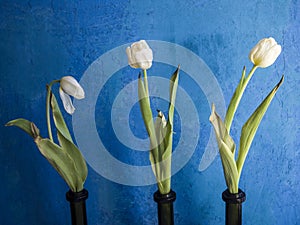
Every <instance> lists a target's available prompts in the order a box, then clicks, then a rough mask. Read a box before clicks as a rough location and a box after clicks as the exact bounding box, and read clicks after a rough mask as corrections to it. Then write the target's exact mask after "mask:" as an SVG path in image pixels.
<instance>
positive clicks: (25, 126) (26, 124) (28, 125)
mask: <svg viewBox="0 0 300 225" xmlns="http://www.w3.org/2000/svg"><path fill="white" fill-rule="evenodd" d="M5 126H16V127H19V128H20V129H22V130H23V131H25V132H26V133H27V134H29V135H30V136H31V137H32V138H35V137H36V136H38V135H39V129H38V128H37V127H36V126H35V125H34V124H33V123H32V122H31V121H29V120H26V119H22V118H19V119H15V120H11V121H9V122H8V123H6V124H5ZM33 126H34V128H35V129H34V130H33V129H32V127H33Z"/></svg>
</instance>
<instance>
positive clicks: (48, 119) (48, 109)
mask: <svg viewBox="0 0 300 225" xmlns="http://www.w3.org/2000/svg"><path fill="white" fill-rule="evenodd" d="M59 82H60V80H53V81H51V83H50V84H49V85H48V84H47V98H46V118H47V127H48V135H49V139H50V140H51V141H53V136H52V130H51V121H50V101H51V87H52V85H53V84H55V83H59Z"/></svg>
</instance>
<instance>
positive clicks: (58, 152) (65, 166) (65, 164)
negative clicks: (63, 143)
mask: <svg viewBox="0 0 300 225" xmlns="http://www.w3.org/2000/svg"><path fill="white" fill-rule="evenodd" d="M35 143H36V144H37V147H38V149H39V150H40V152H41V154H42V155H43V156H44V157H45V158H46V159H47V160H48V161H49V162H50V164H51V165H52V166H53V167H54V168H55V170H56V171H57V172H58V173H59V174H60V175H61V177H62V178H63V179H64V180H65V181H66V183H67V184H68V186H69V187H70V189H71V190H72V191H74V192H78V191H81V190H82V189H83V183H82V181H81V180H80V179H79V176H78V174H77V170H76V166H75V163H74V160H73V159H72V158H71V157H70V156H69V155H68V154H67V153H66V152H65V151H63V149H62V148H61V147H60V146H59V145H57V144H55V143H54V142H52V141H51V140H50V139H48V138H41V137H38V138H36V139H35Z"/></svg>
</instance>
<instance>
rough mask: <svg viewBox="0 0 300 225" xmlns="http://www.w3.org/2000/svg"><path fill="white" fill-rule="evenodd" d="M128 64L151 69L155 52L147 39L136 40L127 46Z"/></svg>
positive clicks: (133, 66)
mask: <svg viewBox="0 0 300 225" xmlns="http://www.w3.org/2000/svg"><path fill="white" fill-rule="evenodd" d="M126 54H127V57H128V64H129V65H130V66H131V67H132V68H141V69H142V70H146V69H149V68H150V67H151V66H152V61H153V53H152V50H151V48H150V47H149V46H148V44H147V42H146V41H145V40H141V41H138V42H134V43H133V44H132V45H131V46H130V47H127V48H126Z"/></svg>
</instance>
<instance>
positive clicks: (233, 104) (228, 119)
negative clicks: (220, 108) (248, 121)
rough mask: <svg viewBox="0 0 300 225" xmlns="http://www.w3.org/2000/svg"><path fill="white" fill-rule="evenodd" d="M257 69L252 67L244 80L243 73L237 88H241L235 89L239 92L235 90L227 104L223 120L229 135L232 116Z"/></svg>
mask: <svg viewBox="0 0 300 225" xmlns="http://www.w3.org/2000/svg"><path fill="white" fill-rule="evenodd" d="M257 68H258V67H257V66H255V65H253V67H252V69H251V70H250V72H249V74H248V76H247V77H246V78H244V71H245V69H244V71H243V76H242V80H241V81H240V83H241V84H239V86H240V85H241V87H239V86H238V87H237V89H239V88H240V90H237V89H236V90H235V93H234V96H233V98H232V99H231V101H230V103H229V106H228V109H227V112H226V116H225V120H224V121H225V127H226V129H227V131H228V133H230V127H231V124H232V120H233V117H234V114H235V112H236V110H237V107H238V105H239V103H240V101H241V98H242V96H243V94H244V91H245V89H246V87H247V85H248V83H249V81H250V79H251V77H252V76H253V74H254V72H255V70H256V69H257Z"/></svg>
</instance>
